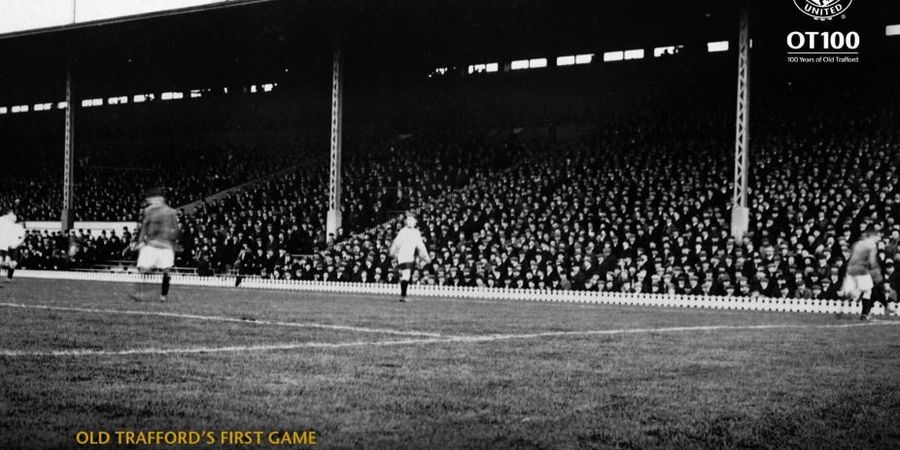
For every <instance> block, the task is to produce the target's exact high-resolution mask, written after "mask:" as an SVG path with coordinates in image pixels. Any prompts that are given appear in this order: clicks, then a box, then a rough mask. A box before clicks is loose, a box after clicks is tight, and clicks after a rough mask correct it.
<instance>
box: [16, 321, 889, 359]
mask: <svg viewBox="0 0 900 450" xmlns="http://www.w3.org/2000/svg"><path fill="white" fill-rule="evenodd" d="M896 325H900V321H889V322H870V323H855V324H836V325H835V324H832V325H828V324H823V325H803V324H763V325H713V326H695V327H665V328H622V329H613V330H587V331H551V332H544V333H528V334H490V335H483V336H447V337H439V338H419V339H402V340H392V341H353V342H336V343H333V342H300V343H285V344H265V345H242V346H224V347H189V348H158V347H150V348H138V349H126V350H96V349H72V350H46V351H23V350H10V349H0V357H54V356H63V357H65V356H129V355H183V354H198V353H241V352H267V351H278V350H299V349H307V348H312V349H315V348H323V349H337V348H352V347H389V346H405V345H424V344H448V343H450V344H452V343H484V342H497V341H508V340H528V339H540V338H552V337H590V336H602V335H607V336H609V335H629V334H665V333H684V332H692V331H701V332H714V331H741V330H746V331H753V330H778V329H781V330H787V329H795V330H813V329H847V328H863V327H866V328H874V327H885V326H896Z"/></svg>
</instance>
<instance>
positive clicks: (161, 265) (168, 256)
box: [137, 245, 175, 269]
mask: <svg viewBox="0 0 900 450" xmlns="http://www.w3.org/2000/svg"><path fill="white" fill-rule="evenodd" d="M174 265H175V252H174V251H173V250H172V249H171V248H156V247H151V246H149V245H145V246H143V247H141V251H140V252H139V253H138V259H137V266H138V269H171V268H172V266H174Z"/></svg>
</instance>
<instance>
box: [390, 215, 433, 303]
mask: <svg viewBox="0 0 900 450" xmlns="http://www.w3.org/2000/svg"><path fill="white" fill-rule="evenodd" d="M417 252H418V257H419V259H420V260H422V261H423V262H424V263H426V264H427V263H428V262H429V261H430V260H431V258H430V257H429V256H428V250H427V249H425V241H423V240H422V233H419V230H418V229H416V218H415V217H413V216H412V215H407V216H406V226H404V227H403V228H402V229H400V232H399V233H397V237H396V238H395V239H394V242H393V243H392V244H391V256H393V257H394V258H397V266H398V269H399V270H400V301H401V302H406V290H407V289H408V288H409V282H410V280H411V279H412V271H413V269H414V268H415V263H416V253H417Z"/></svg>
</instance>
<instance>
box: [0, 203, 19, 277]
mask: <svg viewBox="0 0 900 450" xmlns="http://www.w3.org/2000/svg"><path fill="white" fill-rule="evenodd" d="M16 220H18V219H17V218H16V214H15V213H13V212H12V211H8V212H7V213H6V214H4V215H3V216H0V267H5V268H6V280H7V281H9V280H12V278H13V273H15V271H16V266H17V265H18V263H17V262H16V257H15V253H16V249H18V248H19V246H20V245H22V242H24V241H25V227H24V226H22V224H21V223H18V222H16Z"/></svg>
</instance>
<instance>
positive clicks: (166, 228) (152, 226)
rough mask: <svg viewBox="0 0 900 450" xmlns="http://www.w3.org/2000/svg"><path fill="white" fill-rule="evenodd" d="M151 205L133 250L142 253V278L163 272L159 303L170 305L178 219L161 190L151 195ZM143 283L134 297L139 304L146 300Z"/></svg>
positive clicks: (139, 268) (138, 264)
mask: <svg viewBox="0 0 900 450" xmlns="http://www.w3.org/2000/svg"><path fill="white" fill-rule="evenodd" d="M146 200H147V204H148V206H147V207H146V208H145V209H144V212H143V218H142V220H141V231H140V233H139V234H138V238H137V241H136V242H135V243H133V244H132V249H134V250H138V259H137V267H138V270H139V271H140V272H141V274H142V275H145V276H146V275H149V274H150V273H152V272H153V271H155V270H159V271H161V272H162V274H163V277H162V289H161V291H160V296H159V300H160V301H162V302H165V301H166V296H167V295H168V294H169V282H170V280H171V278H170V277H169V271H170V270H171V269H172V266H174V265H175V246H176V243H177V240H178V215H177V213H176V212H175V210H174V209H172V208H170V207H169V206H168V205H167V204H166V199H165V195H164V194H163V190H162V189H161V188H155V189H151V190H150V191H148V192H147V199H146ZM142 291H143V283H139V284H138V286H137V290H136V291H135V292H134V293H133V294H132V295H131V297H132V298H133V299H134V300H136V301H141V300H143V299H144V296H143V292H142Z"/></svg>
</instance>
